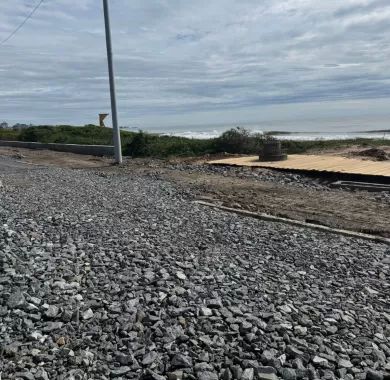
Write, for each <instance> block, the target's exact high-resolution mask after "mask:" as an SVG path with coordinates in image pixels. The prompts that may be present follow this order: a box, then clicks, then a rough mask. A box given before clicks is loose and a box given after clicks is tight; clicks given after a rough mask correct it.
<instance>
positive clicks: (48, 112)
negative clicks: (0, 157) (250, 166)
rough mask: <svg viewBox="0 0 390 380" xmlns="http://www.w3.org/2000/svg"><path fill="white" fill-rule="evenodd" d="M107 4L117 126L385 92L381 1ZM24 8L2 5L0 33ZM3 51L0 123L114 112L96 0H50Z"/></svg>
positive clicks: (387, 70)
mask: <svg viewBox="0 0 390 380" xmlns="http://www.w3.org/2000/svg"><path fill="white" fill-rule="evenodd" d="M110 3H111V18H112V20H111V21H112V32H113V42H114V52H115V65H116V73H117V89H118V101H119V107H120V116H121V123H122V124H131V123H132V122H137V123H138V124H144V125H152V124H154V123H157V122H158V120H159V117H160V120H161V123H165V124H175V123H178V122H184V123H185V122H187V123H191V124H194V115H198V116H197V117H196V121H197V123H209V119H208V118H209V117H210V115H211V114H213V115H214V114H215V115H218V114H219V115H220V120H221V122H225V120H226V119H227V115H228V114H229V115H230V116H229V117H230V118H231V117H232V116H231V115H232V113H233V114H234V115H236V116H235V117H234V119H235V121H237V122H239V121H240V120H242V121H248V120H249V119H248V116H247V115H249V114H250V115H251V116H250V118H251V119H253V121H255V120H256V119H261V117H262V115H261V112H262V111H261V110H262V109H264V108H261V107H265V106H266V105H281V104H298V103H299V104H306V105H307V106H305V107H301V109H302V110H304V109H306V110H309V108H310V104H312V103H313V102H323V104H324V110H326V107H327V104H330V103H329V102H335V101H340V102H345V101H354V100H359V102H360V101H362V100H361V99H386V98H389V97H390V90H389V89H388V81H389V79H390V67H388V65H387V62H388V61H389V59H390V48H389V47H388V43H387V39H386V37H387V35H388V33H389V31H390V24H389V22H388V19H389V18H390V8H389V5H388V2H387V1H384V0H344V1H343V2H340V1H339V0H327V1H323V0H264V1H262V2H261V3H260V4H259V2H258V1H257V0H242V1H240V2H238V1H236V0H207V1H206V0H197V1H195V2H189V1H186V0H169V1H168V0H150V1H147V2H146V1H143V0H132V1H131V2H130V1H126V0H114V1H111V2H110ZM31 6H32V4H31V1H27V0H20V1H19V2H17V4H16V3H15V2H14V1H11V0H3V1H2V2H1V3H0V25H1V26H0V39H2V38H5V37H6V36H7V35H8V33H9V32H10V31H11V30H12V29H13V28H14V27H15V26H16V25H18V24H19V23H20V22H21V21H22V20H23V18H24V17H25V15H26V14H28V12H29V10H31ZM1 49H2V60H1V62H0V81H1V83H2V86H1V90H0V99H1V102H0V119H9V120H12V121H26V122H30V121H31V122H34V123H39V122H44V121H45V122H52V123H61V122H69V123H87V122H89V121H91V120H94V119H95V118H96V114H97V113H98V112H102V111H104V110H107V109H109V98H108V81H107V65H106V57H105V54H106V52H105V41H104V24H103V15H102V9H101V2H100V1H94V0H55V1H54V0H53V1H50V2H49V1H46V2H44V3H43V5H42V7H41V8H40V9H39V10H38V12H37V13H36V14H35V15H34V18H33V19H32V20H30V21H29V22H28V23H27V24H26V25H25V26H24V27H23V28H22V29H21V30H20V31H19V33H18V34H17V35H15V36H14V38H12V39H11V40H10V41H9V42H8V43H7V44H5V45H3V46H2V47H1ZM327 102H328V103H327ZM369 102H371V100H370V101H368V100H367V101H366V104H369ZM332 104H333V103H332ZM363 104H364V102H363ZM378 104H381V106H383V107H385V106H384V104H387V105H386V108H387V109H389V107H388V106H389V105H390V104H388V103H386V102H385V103H383V101H379V103H378ZM355 106H356V107H360V108H361V107H362V106H361V105H360V103H359V105H358V106H357V105H355ZM251 107H252V109H253V110H257V111H253V112H248V109H250V108H251ZM273 107H274V106H273ZM275 107H276V108H272V109H275V110H277V106H275ZM280 107H282V106H280ZM283 109H284V110H287V109H288V110H289V111H288V114H290V115H292V116H293V113H292V108H286V107H284V108H283ZM342 109H348V111H345V112H350V110H349V108H348V107H347V108H342ZM64 110H66V111H64ZM227 110H229V113H227ZM70 111H71V112H70ZM286 112H287V111H286ZM305 112H306V113H309V111H302V112H301V116H302V115H303V116H304V114H305ZM338 112H339V114H340V115H341V116H346V115H344V113H343V112H344V111H342V110H339V111H338ZM389 112H390V111H389ZM325 113H326V112H325V111H324V114H325ZM186 115H187V116H186ZM256 115H258V116H256ZM274 116H275V119H277V118H278V116H279V113H278V112H277V111H275V115H274ZM389 116H390V115H389ZM186 117H187V119H186ZM185 120H187V121H185ZM213 120H214V117H213Z"/></svg>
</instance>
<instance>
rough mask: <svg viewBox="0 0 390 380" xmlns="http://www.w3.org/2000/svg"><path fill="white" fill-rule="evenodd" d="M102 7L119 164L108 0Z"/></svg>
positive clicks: (116, 155)
mask: <svg viewBox="0 0 390 380" xmlns="http://www.w3.org/2000/svg"><path fill="white" fill-rule="evenodd" d="M103 9H104V23H105V27H106V45H107V61H108V75H109V77H110V94H111V114H112V129H113V132H114V147H115V162H116V163H118V164H121V163H122V147H121V134H120V130H119V126H118V113H117V109H116V96H115V76H114V64H113V62H112V45H111V28H110V12H109V8H108V0H103Z"/></svg>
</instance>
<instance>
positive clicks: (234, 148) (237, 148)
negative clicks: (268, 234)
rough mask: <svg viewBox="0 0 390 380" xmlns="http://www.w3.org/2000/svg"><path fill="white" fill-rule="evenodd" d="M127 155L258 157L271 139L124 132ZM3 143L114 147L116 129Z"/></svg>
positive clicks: (37, 134)
mask: <svg viewBox="0 0 390 380" xmlns="http://www.w3.org/2000/svg"><path fill="white" fill-rule="evenodd" d="M121 137H122V148H123V154H125V155H128V156H134V157H169V156H200V155H204V154H215V153H222V152H227V153H237V154H257V153H258V152H259V149H260V148H261V145H262V143H263V141H264V140H265V139H267V138H271V136H270V134H267V135H266V136H263V135H258V134H257V135H256V134H251V133H250V132H249V131H248V130H246V129H243V128H239V127H238V128H233V129H230V130H228V131H226V132H224V133H223V134H222V135H221V136H219V137H217V138H214V139H208V140H203V139H189V138H185V137H176V136H160V135H156V134H150V133H145V132H138V133H136V132H128V131H121ZM0 140H19V141H37V142H43V143H63V144H87V145H111V144H112V129H110V128H101V127H98V126H95V125H86V126H84V127H73V126H69V125H61V126H36V127H30V128H26V129H22V130H19V131H18V130H12V129H0ZM282 145H283V148H284V149H286V150H287V153H290V154H293V153H305V152H308V151H310V150H321V149H333V148H342V147H348V146H351V145H359V146H367V147H369V146H374V147H375V146H379V145H390V140H385V139H368V138H358V139H350V140H312V141H293V140H283V141H282Z"/></svg>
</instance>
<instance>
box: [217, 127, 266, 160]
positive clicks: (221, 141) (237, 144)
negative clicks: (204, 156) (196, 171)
mask: <svg viewBox="0 0 390 380" xmlns="http://www.w3.org/2000/svg"><path fill="white" fill-rule="evenodd" d="M260 145H261V139H260V137H259V135H253V134H251V132H250V131H248V130H247V129H245V128H241V127H236V128H232V129H229V130H228V131H226V132H224V133H222V135H221V136H220V137H217V138H216V140H215V148H216V150H217V151H218V152H227V153H241V154H243V153H247V154H250V153H257V152H258V151H259V148H260Z"/></svg>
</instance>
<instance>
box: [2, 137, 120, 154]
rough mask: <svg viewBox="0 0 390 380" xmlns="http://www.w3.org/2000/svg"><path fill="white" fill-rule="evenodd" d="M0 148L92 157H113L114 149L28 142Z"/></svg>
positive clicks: (17, 142) (99, 146)
mask: <svg viewBox="0 0 390 380" xmlns="http://www.w3.org/2000/svg"><path fill="white" fill-rule="evenodd" d="M0 146H9V147H14V148H27V149H48V150H55V151H57V152H69V153H77V154H87V155H91V156H113V155H114V147H113V146H111V145H79V144H52V143H50V144H44V143H39V142H28V141H2V140H0Z"/></svg>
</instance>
